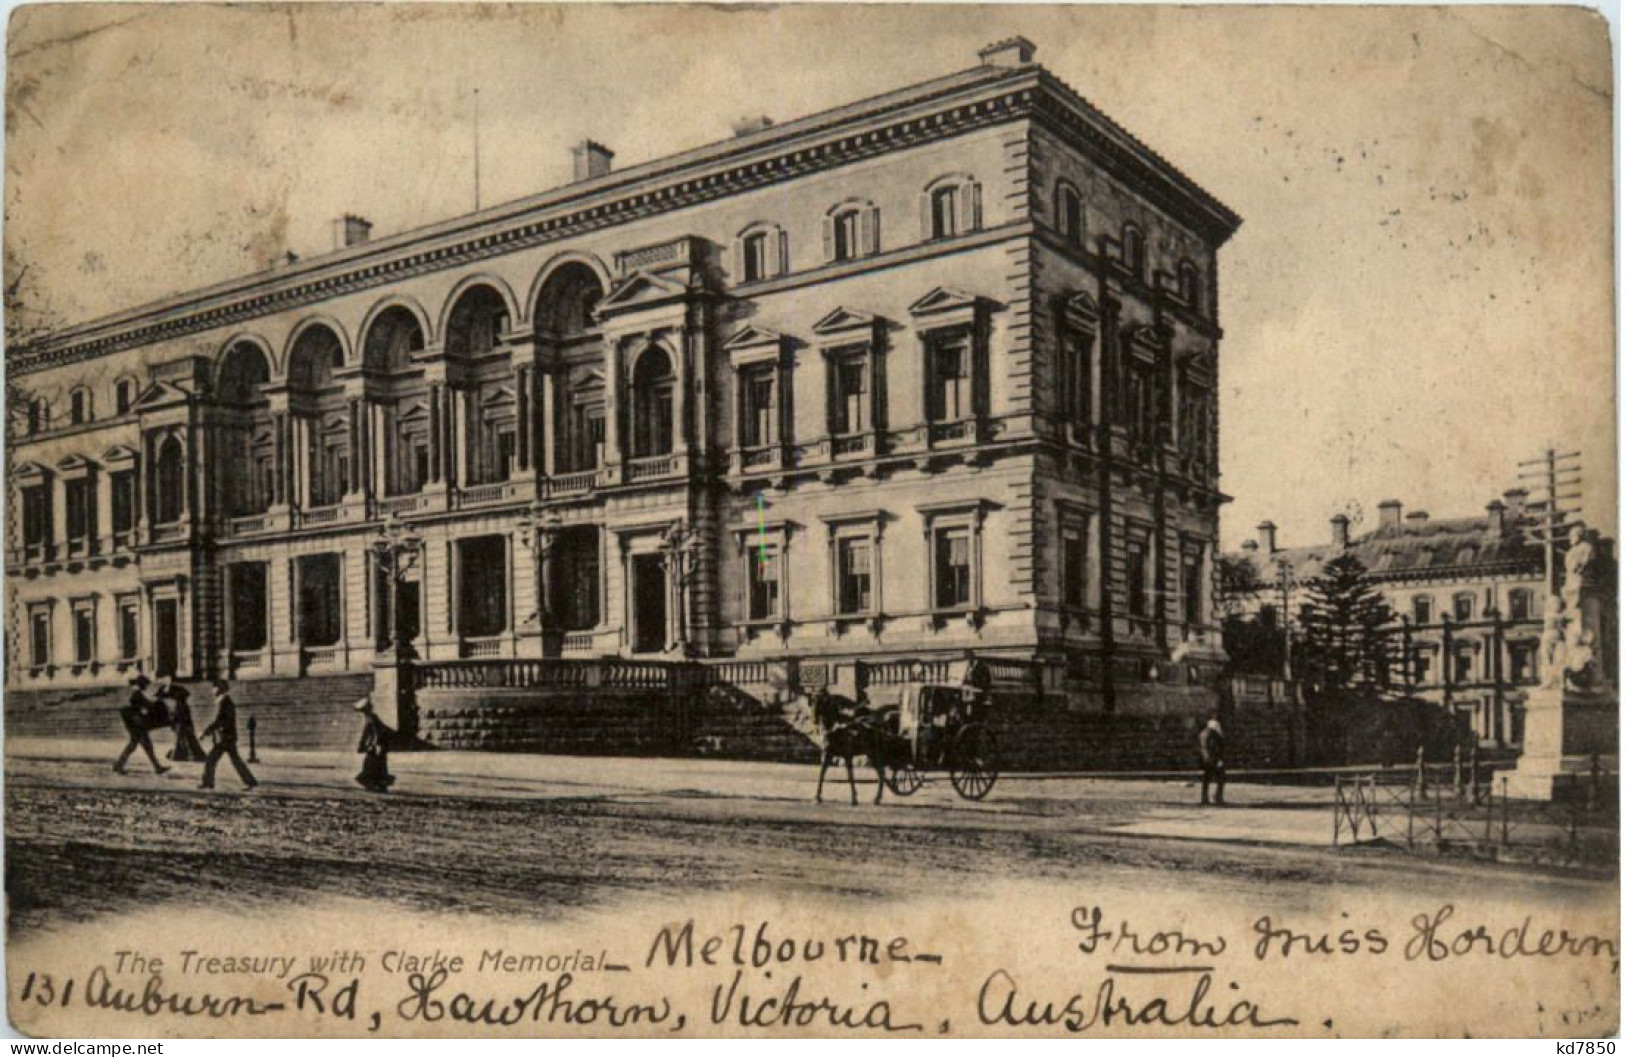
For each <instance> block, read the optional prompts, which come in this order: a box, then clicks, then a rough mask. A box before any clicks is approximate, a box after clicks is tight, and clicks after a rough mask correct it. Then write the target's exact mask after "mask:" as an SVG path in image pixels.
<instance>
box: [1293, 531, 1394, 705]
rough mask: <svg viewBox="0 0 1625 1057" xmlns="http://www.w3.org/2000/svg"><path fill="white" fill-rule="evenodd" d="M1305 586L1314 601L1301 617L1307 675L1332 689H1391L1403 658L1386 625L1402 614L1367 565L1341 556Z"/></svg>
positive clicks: (1375, 690) (1307, 603)
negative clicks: (1372, 578)
mask: <svg viewBox="0 0 1625 1057" xmlns="http://www.w3.org/2000/svg"><path fill="white" fill-rule="evenodd" d="M1304 586H1305V588H1306V590H1307V593H1308V600H1307V601H1306V602H1305V603H1304V605H1303V607H1302V610H1301V614H1300V616H1299V618H1298V619H1299V628H1300V631H1301V634H1302V640H1303V644H1302V656H1301V662H1300V670H1301V671H1302V672H1303V674H1304V675H1305V676H1306V677H1307V678H1308V679H1309V681H1310V682H1311V683H1314V684H1316V685H1318V686H1319V687H1320V688H1321V689H1326V690H1347V689H1354V688H1359V689H1364V690H1368V691H1373V692H1380V691H1382V690H1384V689H1386V688H1387V687H1388V686H1389V685H1390V684H1391V682H1392V681H1393V680H1392V679H1391V678H1390V676H1391V675H1392V674H1393V673H1394V672H1395V671H1397V668H1396V666H1397V664H1398V663H1400V660H1401V659H1400V658H1399V657H1398V656H1397V653H1396V651H1395V650H1394V649H1393V648H1392V646H1391V644H1390V642H1389V639H1390V634H1389V632H1388V631H1387V630H1385V629H1387V628H1388V627H1389V626H1391V625H1393V624H1395V623H1397V622H1398V619H1399V618H1398V616H1397V615H1396V614H1395V613H1394V611H1393V608H1392V607H1390V606H1389V605H1388V602H1387V600H1386V599H1384V598H1383V597H1382V595H1380V594H1379V593H1377V590H1376V589H1375V588H1374V587H1372V586H1371V581H1370V578H1369V575H1368V573H1367V571H1366V567H1365V565H1364V564H1363V563H1362V562H1361V561H1360V560H1359V559H1358V558H1356V557H1355V556H1354V555H1352V554H1340V555H1338V556H1337V557H1336V558H1333V559H1332V560H1331V561H1329V562H1327V563H1326V564H1325V565H1323V566H1321V570H1320V574H1319V575H1318V576H1316V577H1314V578H1313V579H1311V580H1309V581H1308V582H1307V583H1306V584H1305V585H1304Z"/></svg>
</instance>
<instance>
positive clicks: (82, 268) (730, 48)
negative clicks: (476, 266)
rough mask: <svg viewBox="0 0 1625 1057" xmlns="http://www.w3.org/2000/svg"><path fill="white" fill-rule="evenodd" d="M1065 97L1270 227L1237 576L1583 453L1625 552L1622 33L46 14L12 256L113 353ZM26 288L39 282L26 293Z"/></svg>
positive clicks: (23, 92)
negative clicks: (950, 100)
mask: <svg viewBox="0 0 1625 1057" xmlns="http://www.w3.org/2000/svg"><path fill="white" fill-rule="evenodd" d="M1013 34H1021V35H1024V36H1026V37H1028V38H1030V39H1031V40H1032V41H1033V42H1034V43H1035V44H1036V45H1037V46H1038V52H1037V58H1038V61H1040V62H1041V63H1043V64H1044V65H1045V66H1046V67H1048V68H1049V69H1050V70H1051V71H1052V72H1053V73H1055V74H1056V75H1057V76H1059V77H1060V78H1061V79H1062V80H1064V81H1066V82H1067V83H1068V84H1070V85H1071V86H1072V87H1073V88H1075V89H1076V90H1078V91H1079V92H1080V93H1082V94H1083V95H1084V96H1085V97H1086V98H1088V99H1089V100H1090V101H1091V102H1092V103H1093V104H1095V105H1096V106H1097V107H1099V108H1100V109H1102V110H1103V111H1105V112H1106V113H1107V114H1109V115H1111V116H1112V117H1113V118H1114V119H1115V120H1116V121H1118V122H1119V123H1120V124H1122V125H1123V126H1125V127H1126V128H1128V129H1129V130H1130V131H1131V132H1133V133H1134V134H1135V135H1136V136H1138V137H1139V138H1140V139H1141V140H1143V141H1145V142H1146V143H1148V144H1149V145H1150V146H1152V147H1153V148H1154V149H1156V150H1157V151H1158V152H1159V153H1161V154H1162V155H1164V156H1165V157H1167V158H1168V159H1170V160H1171V161H1172V162H1173V163H1174V164H1175V165H1177V166H1178V167H1179V168H1180V169H1181V170H1183V171H1184V172H1185V173H1186V174H1188V175H1189V176H1190V177H1191V178H1193V179H1194V180H1196V181H1197V182H1198V183H1199V184H1201V185H1202V186H1203V187H1205V188H1206V189H1208V190H1209V191H1210V192H1212V193H1213V194H1214V195H1216V196H1217V197H1218V198H1219V199H1220V200H1221V201H1223V202H1225V203H1226V204H1227V205H1229V206H1230V207H1231V208H1232V209H1234V210H1235V211H1236V212H1238V213H1239V214H1240V215H1241V216H1242V218H1243V224H1242V227H1241V229H1240V230H1239V231H1238V233H1237V234H1236V236H1235V237H1234V238H1233V239H1232V240H1231V241H1230V242H1229V243H1228V244H1227V245H1226V246H1225V248H1224V249H1223V251H1222V252H1221V256H1220V265H1219V267H1220V295H1219V311H1220V315H1221V322H1222V324H1223V327H1224V330H1225V338H1224V341H1223V343H1222V345H1221V348H1220V364H1221V366H1220V375H1221V385H1222V392H1221V400H1220V417H1221V441H1220V445H1221V455H1220V458H1221V468H1222V482H1221V485H1222V487H1223V489H1224V491H1225V492H1226V493H1228V494H1229V495H1230V496H1232V497H1233V501H1232V502H1231V503H1229V504H1228V506H1227V507H1226V508H1225V510H1224V513H1223V515H1222V524H1223V538H1224V542H1225V545H1226V546H1235V545H1236V544H1238V543H1240V541H1241V540H1243V539H1245V538H1248V537H1249V536H1250V535H1252V533H1253V527H1254V526H1256V525H1257V523H1258V522H1259V521H1261V520H1264V519H1266V518H1268V519H1270V520H1273V521H1274V522H1276V523H1277V524H1278V525H1279V526H1280V539H1281V542H1282V543H1283V544H1284V545H1299V544H1308V543H1314V542H1319V541H1321V540H1323V539H1325V538H1327V536H1328V535H1329V528H1328V519H1329V518H1330V517H1331V515H1333V514H1335V513H1339V512H1342V513H1346V514H1349V515H1351V516H1352V517H1353V518H1354V519H1355V523H1356V529H1355V531H1357V532H1358V531H1360V530H1361V529H1363V528H1370V527H1372V525H1373V524H1374V522H1375V520H1376V509H1375V508H1376V504H1377V503H1378V502H1380V501H1381V500H1383V499H1388V498H1396V499H1400V500H1401V501H1403V502H1404V503H1405V504H1406V506H1407V508H1408V509H1427V510H1429V511H1430V512H1431V513H1432V514H1433V515H1434V516H1437V517H1443V516H1465V515H1471V514H1475V513H1481V512H1482V510H1483V506H1484V504H1485V503H1486V502H1487V501H1489V500H1490V499H1492V498H1495V497H1496V496H1498V495H1500V494H1501V492H1503V491H1504V490H1505V489H1507V488H1510V487H1513V486H1514V485H1515V484H1516V483H1517V473H1518V465H1517V464H1518V463H1519V462H1520V461H1522V460H1525V459H1531V458H1534V457H1535V456H1536V455H1537V454H1538V453H1539V452H1541V451H1542V450H1544V449H1545V448H1546V447H1547V446H1548V445H1558V446H1562V447H1565V448H1567V449H1570V450H1573V449H1579V450H1581V451H1582V452H1583V455H1584V461H1585V487H1586V491H1587V496H1586V507H1587V510H1586V514H1587V518H1588V520H1589V521H1590V522H1591V523H1592V524H1594V525H1597V526H1598V527H1600V528H1601V529H1602V530H1603V531H1604V532H1606V533H1609V534H1613V533H1614V532H1615V529H1616V523H1617V518H1616V513H1615V509H1614V507H1615V495H1614V492H1615V488H1614V484H1615V481H1616V478H1617V470H1616V465H1615V450H1614V437H1615V426H1614V393H1615V391H1616V386H1615V380H1614V359H1613V356H1614V347H1615V334H1614V318H1615V315H1614V308H1613V298H1614V285H1613V282H1614V279H1613V228H1614V219H1613V198H1612V194H1613V192H1612V186H1611V179H1612V168H1611V166H1612V161H1613V157H1614V147H1613V117H1612V104H1613V85H1614V76H1613V71H1612V68H1611V60H1610V52H1609V43H1608V39H1607V27H1606V24H1605V23H1604V22H1603V21H1602V19H1601V18H1600V17H1598V16H1596V15H1594V14H1591V13H1588V12H1585V11H1582V10H1579V9H1572V8H1570V9H1558V8H1545V9H1536V8H1497V9H1482V8H1479V9H1467V8H1382V9H1360V8H1354V7H1337V8H1319V9H1303V8H1285V7H1274V8H1249V7H1210V8H1189V7H1181V8H1173V7H1167V8H1161V7H1143V6H1142V7H1064V8H1063V7H1044V8H1037V7H1021V6H1007V5H999V6H989V7H980V6H954V7H926V6H906V7H905V6H888V7H879V6H876V7H862V6H839V7H838V6H833V5H828V6H823V5H821V6H813V7H775V6H770V5H759V4H753V5H737V6H728V7H723V6H705V7H699V6H694V7H683V8H676V7H658V6H652V5H649V6H645V5H638V6H635V7H610V6H576V7H554V6H541V5H535V6H516V7H509V6H479V7H475V6H440V5H416V4H414V5H398V6H397V5H356V6H336V5H335V6H330V5H311V6H309V7H302V8H297V9H296V8H290V7H283V6H278V5H243V6H231V7H225V6H221V7H209V6H201V5H170V6H163V7H157V6H153V7H149V6H145V5H135V4H117V5H105V6H103V5H94V6H83V7H79V6H37V7H31V8H23V9H19V10H18V11H17V12H15V13H14V14H13V17H12V20H11V23H10V32H9V34H8V37H7V58H8V63H7V69H8V73H7V95H6V118H7V120H6V127H7V139H6V170H5V208H6V213H5V221H6V223H5V240H6V248H7V251H8V254H7V255H8V262H12V263H15V264H21V265H24V266H26V267H27V269H28V280H29V284H28V285H29V289H30V291H31V293H30V296H31V298H32V301H33V303H34V304H35V305H37V306H38V307H39V309H40V310H41V311H42V312H44V313H47V314H48V315H49V317H50V318H55V319H61V320H66V321H80V320H83V319H86V318H90V317H93V316H96V315H100V314H103V313H107V312H112V311H116V310H119V309H122V308H127V307H131V306H133V305H136V304H139V303H142V302H144V301H149V300H152V299H154V298H158V297H162V296H164V295H167V294H171V293H175V292H179V291H181V290H185V289H188V288H191V287H195V286H199V285H204V284H206V283H210V282H214V281H218V280H222V279H226V278H230V277H233V276H236V275H241V274H244V273H247V272H251V271H255V270H258V269H259V268H261V267H264V265H265V264H266V263H267V262H268V261H269V260H270V259H272V258H273V257H275V256H277V255H279V254H280V253H281V252H283V251H285V250H290V249H291V250H293V251H295V252H298V253H300V254H301V255H307V256H308V255H311V254H314V253H318V252H321V251H324V250H327V249H330V248H332V229H331V224H332V219H333V218H334V217H337V216H340V215H341V214H343V213H346V212H356V213H361V214H363V215H365V216H367V217H368V218H370V219H371V220H372V221H373V222H374V223H375V225H376V227H375V228H374V235H375V237H376V236H380V235H387V234H391V233H394V232H398V231H403V230H406V229H409V228H412V227H415V226H418V225H422V224H427V223H432V222H434V221H437V220H442V219H445V218H447V217H450V216H455V215H457V214H460V213H464V212H467V211H468V210H469V209H471V207H472V206H473V204H474V176H473V172H474V149H473V140H474V137H473V122H472V113H473V100H474V92H475V89H478V91H479V107H480V112H481V121H480V140H481V150H480V160H481V192H482V200H483V203H484V204H485V205H487V206H489V205H492V204H494V203H497V202H500V201H504V200H507V199H512V198H518V197H522V196H525V195H527V194H532V193H535V192H537V191H540V190H544V189H547V188H550V187H554V186H557V185H559V184H561V183H565V182H567V181H568V179H569V175H570V156H569V147H570V145H571V144H573V143H576V142H578V141H579V140H581V139H583V138H588V137H590V138H593V139H596V140H599V141H601V142H604V143H606V144H607V145H609V146H610V147H611V148H612V149H613V150H615V152H616V165H617V166H618V167H625V166H629V165H632V164H636V163H638V162H640V161H645V160H649V159H653V158H658V157H661V156H663V155H666V154H670V153H673V152H675V151H679V150H683V149H686V148H689V147H694V146H698V145H701V144H705V143H710V142H714V141H716V140H720V139H725V138H727V137H728V135H729V125H730V123H731V122H732V121H734V120H736V119H738V118H741V117H745V116H753V115H758V114H766V115H768V116H770V117H773V118H775V119H776V120H779V121H781V122H782V121H786V120H790V119H793V118H795V117H798V116H801V115H804V114H807V113H811V112H814V111H817V110H820V109H824V108H827V107H831V106H837V105H840V104H842V103H845V102H850V101H852V100H855V99H858V98H862V97H865V96H869V95H873V94H877V93H880V92H884V91H887V90H890V89H894V88H898V87H902V86H905V85H908V84H912V83H916V82H919V81H923V80H926V79H929V78H932V77H936V76H940V75H942V74H944V73H948V72H951V71H954V70H957V69H962V68H965V67H968V66H972V65H975V63H976V61H977V60H976V51H977V49H978V48H979V47H981V46H982V45H984V44H987V43H989V42H992V41H994V40H998V39H1001V38H1004V37H1008V36H1011V35H1013ZM8 278H9V277H8Z"/></svg>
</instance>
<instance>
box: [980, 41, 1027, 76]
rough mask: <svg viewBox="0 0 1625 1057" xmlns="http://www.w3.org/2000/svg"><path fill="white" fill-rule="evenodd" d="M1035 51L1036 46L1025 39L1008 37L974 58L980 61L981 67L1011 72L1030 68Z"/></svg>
mask: <svg viewBox="0 0 1625 1057" xmlns="http://www.w3.org/2000/svg"><path fill="white" fill-rule="evenodd" d="M1037 50H1038V45H1036V44H1034V43H1033V42H1032V41H1030V40H1028V39H1027V38H1026V37H1009V38H1007V39H1005V40H1001V41H997V42H995V43H993V44H989V45H988V46H987V47H985V48H983V49H982V50H981V51H979V52H977V53H976V57H977V58H978V59H981V60H982V65H983V66H993V67H997V68H999V69H1005V70H1013V69H1017V68H1018V67H1022V66H1031V65H1032V62H1033V53H1034V52H1036V51H1037Z"/></svg>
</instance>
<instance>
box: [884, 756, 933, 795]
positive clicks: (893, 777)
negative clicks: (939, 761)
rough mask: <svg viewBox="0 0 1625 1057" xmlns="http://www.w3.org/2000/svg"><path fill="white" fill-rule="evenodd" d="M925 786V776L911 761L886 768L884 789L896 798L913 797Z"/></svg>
mask: <svg viewBox="0 0 1625 1057" xmlns="http://www.w3.org/2000/svg"><path fill="white" fill-rule="evenodd" d="M924 784H925V775H923V774H921V773H920V769H919V768H918V767H916V766H914V762H913V761H912V760H904V761H902V762H900V763H894V764H892V765H891V766H890V767H888V768H886V788H887V789H890V790H891V791H892V792H894V793H896V794H897V795H898V796H913V795H914V794H915V793H916V792H918V791H919V788H920V786H922V785H924Z"/></svg>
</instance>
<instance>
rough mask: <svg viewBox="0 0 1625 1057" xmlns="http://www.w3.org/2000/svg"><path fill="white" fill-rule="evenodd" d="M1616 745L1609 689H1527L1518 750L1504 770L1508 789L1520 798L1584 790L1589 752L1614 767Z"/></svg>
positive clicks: (1606, 767) (1615, 711)
mask: <svg viewBox="0 0 1625 1057" xmlns="http://www.w3.org/2000/svg"><path fill="white" fill-rule="evenodd" d="M1618 746H1619V698H1618V697H1617V696H1616V695H1615V694H1614V692H1613V691H1612V690H1610V689H1599V690H1573V689H1564V688H1562V687H1557V686H1543V687H1540V688H1539V689H1536V690H1532V691H1530V693H1529V701H1528V703H1527V704H1526V705H1525V713H1524V724H1523V755H1522V756H1520V757H1519V758H1518V766H1517V769H1516V770H1514V771H1513V772H1512V773H1511V774H1510V775H1508V776H1507V786H1506V789H1507V795H1508V796H1510V797H1516V798H1518V799H1521V800H1567V799H1572V798H1576V797H1580V796H1584V795H1586V792H1587V790H1588V787H1589V785H1590V782H1591V767H1592V759H1593V757H1595V758H1597V760H1598V763H1599V765H1600V767H1601V770H1602V771H1603V772H1604V773H1612V772H1614V771H1616V770H1617V769H1618V755H1617V753H1618ZM1610 795H1611V794H1610Z"/></svg>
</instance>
